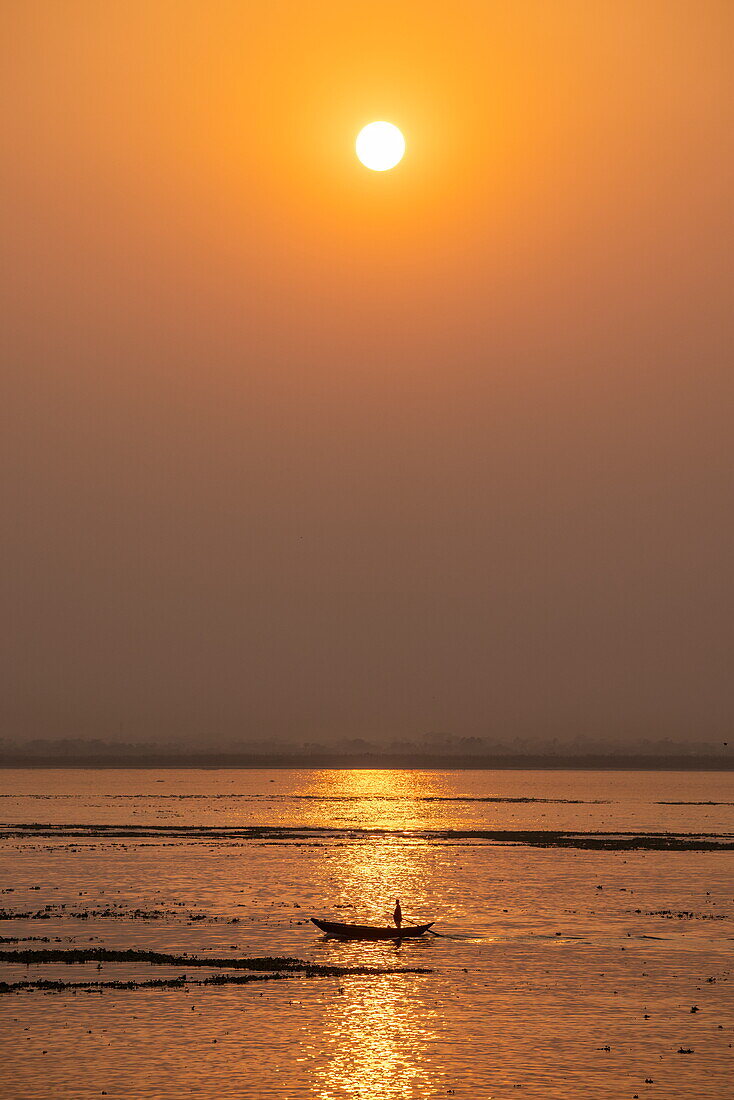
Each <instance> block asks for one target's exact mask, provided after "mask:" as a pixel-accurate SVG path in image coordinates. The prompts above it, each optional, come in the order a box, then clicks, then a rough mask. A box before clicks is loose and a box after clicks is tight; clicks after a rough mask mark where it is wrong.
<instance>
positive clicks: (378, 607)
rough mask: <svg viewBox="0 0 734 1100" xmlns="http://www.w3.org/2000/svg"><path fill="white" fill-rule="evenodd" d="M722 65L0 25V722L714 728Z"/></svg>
mask: <svg viewBox="0 0 734 1100" xmlns="http://www.w3.org/2000/svg"><path fill="white" fill-rule="evenodd" d="M733 41H734V6H732V4H731V3H730V2H728V0H722V2H717V0H695V2H694V0H687V2H679V0H664V2H656V0H645V2H644V3H639V0H608V2H607V0H595V2H594V3H588V0H583V2H582V0H578V2H564V0H559V2H556V3H553V4H545V3H540V2H528V3H523V2H522V0H515V2H504V3H491V2H490V0H476V2H473V0H454V2H452V3H448V2H442V3H438V2H431V0H414V2H405V0H390V2H389V3H386V2H385V3H383V2H375V0H370V2H369V3H362V2H361V0H351V2H349V3H345V2H344V0H311V2H309V3H308V4H306V3H303V2H300V0H298V2H296V0H268V2H267V3H266V2H262V3H254V2H251V3H243V2H241V0H238V2H236V3H234V2H231V3H230V2H226V0H219V2H217V0H208V2H204V0H199V2H191V0H189V2H187V0H175V2H174V0H170V2H162V0H144V2H143V0H139V2H138V0H127V2H125V3H114V4H99V3H97V2H91V0H64V3H56V2H52V0H48V2H38V0H24V2H23V3H14V4H13V3H8V4H5V5H3V8H2V14H0V128H1V129H0V140H1V145H0V149H1V156H2V164H0V219H1V224H0V240H1V241H2V245H1V246H0V247H1V248H2V253H3V258H2V264H1V265H0V295H1V299H0V303H1V304H0V309H1V310H2V316H1V317H0V346H1V350H2V355H1V357H0V362H1V363H2V395H1V396H0V416H1V421H2V427H1V431H0V463H1V464H0V493H1V494H2V570H1V572H0V600H1V601H2V603H1V607H2V613H1V618H0V622H1V624H2V646H3V652H2V662H1V665H0V667H1V671H0V678H1V679H0V735H3V734H4V735H6V736H11V737H15V736H18V737H25V736H42V737H56V736H67V735H68V736H73V735H80V736H85V737H86V736H100V737H103V738H117V737H119V736H121V737H123V738H124V739H126V740H136V739H147V738H151V737H154V736H160V737H162V738H166V739H168V738H171V737H175V736H179V735H182V736H186V737H187V738H188V737H192V736H193V737H197V738H200V739H201V742H202V743H203V744H205V743H208V741H209V740H210V739H211V738H216V737H219V736H221V737H231V736H243V737H247V736H253V737H257V738H260V737H262V736H274V737H288V738H291V737H293V738H296V739H299V740H300V739H304V738H305V739H313V738H324V739H328V738H333V737H338V736H348V737H351V736H374V737H381V736H387V737H392V736H396V735H407V736H414V735H419V734H422V733H424V732H426V731H428V730H448V731H451V732H453V733H456V734H480V735H481V734H485V733H487V734H499V735H502V736H507V737H512V736H515V735H517V734H521V735H524V734H535V735H539V736H540V735H546V734H547V735H548V736H560V737H566V736H575V735H577V734H589V735H590V736H604V737H607V738H610V739H616V738H618V739H619V740H620V741H629V740H630V739H636V738H639V737H665V736H670V737H673V738H676V739H679V738H690V739H691V740H696V739H712V738H718V737H719V736H722V735H723V734H724V733H725V732H730V731H731V723H732V718H733V717H734V675H732V652H733V649H734V580H733V565H732V563H733V562H734V510H733V502H734V461H733V459H734V441H733V438H732V434H733V433H732V426H733V424H734V400H733V398H734V375H733V368H734V363H733V356H732V352H733V351H734V341H733V340H732V336H733V334H734V310H733V308H732V307H733V305H734V300H733V295H732V285H734V283H733V276H734V260H733V256H734V248H733V245H734V233H733V224H732V209H733V207H732V195H733V194H734V172H733V171H732V169H733V167H734V152H733V146H732V132H733V131H732V124H733V122H734V117H733V116H734V110H733V108H734V76H733V74H734V64H732V42H733ZM373 119H388V120H390V121H392V122H395V123H396V124H397V125H399V126H400V127H401V129H402V130H403V132H404V134H405V137H406V141H407V153H406V156H405V159H404V161H403V162H402V164H401V165H400V166H399V168H397V169H395V170H394V171H393V172H385V173H371V172H368V171H367V170H366V169H364V168H363V167H361V166H360V164H359V163H358V161H357V160H356V158H355V156H354V139H355V136H356V134H357V132H358V130H359V129H360V128H361V126H363V125H364V124H365V123H366V122H369V121H371V120H373Z"/></svg>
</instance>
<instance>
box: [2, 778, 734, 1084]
mask: <svg viewBox="0 0 734 1100" xmlns="http://www.w3.org/2000/svg"><path fill="white" fill-rule="evenodd" d="M671 803H676V804H674V805H673V804H671ZM0 823H4V824H5V826H6V827H5V828H2V827H0V861H1V863H2V890H3V892H2V894H0V909H2V911H3V914H4V919H0V937H2V938H3V939H5V940H8V941H13V942H7V943H2V944H0V948H2V949H3V950H5V951H15V950H19V949H29V948H30V949H33V948H35V949H48V948H54V947H55V948H64V949H75V948H79V949H81V948H90V947H91V948H95V947H108V948H119V949H124V948H130V947H134V948H140V949H145V950H153V951H166V952H170V953H173V954H176V955H185V954H189V955H197V956H200V957H201V956H204V957H206V956H209V957H225V958H230V957H232V958H235V957H236V958H251V957H253V956H261V955H267V956H292V957H293V956H295V957H297V958H299V959H301V960H305V961H311V962H318V963H322V964H331V965H337V966H341V967H347V968H348V967H358V966H364V965H368V966H373V967H378V968H382V969H393V968H396V967H397V968H405V967H408V968H427V969H430V971H431V973H429V974H400V973H393V974H377V975H356V974H348V973H347V974H344V975H342V976H338V977H323V976H321V977H320V976H306V975H303V974H302V975H297V976H295V975H289V976H287V977H286V978H285V979H284V980H282V981H264V982H253V983H252V984H247V985H222V986H203V985H198V984H194V983H195V982H199V981H201V980H203V979H204V978H205V977H206V976H207V975H208V974H210V973H214V972H215V970H214V969H212V970H211V971H210V970H209V969H208V967H199V968H197V969H196V970H192V968H191V967H189V968H188V970H187V967H186V965H185V962H182V963H181V964H175V965H171V966H161V965H158V964H155V965H154V964H150V963H146V962H96V961H93V962H85V963H77V964H74V965H69V964H66V963H63V962H58V961H52V962H43V963H41V962H34V963H32V964H30V965H27V964H26V963H25V962H23V963H21V962H17V961H16V962H13V961H7V960H5V961H2V962H1V963H0V980H3V981H5V982H8V983H17V982H19V981H29V982H36V981H39V980H44V979H60V980H63V981H65V982H76V983H83V982H104V981H112V980H126V981H127V980H133V981H143V980H150V979H151V978H175V977H178V976H179V975H181V974H184V973H186V975H187V980H186V982H185V983H184V984H183V985H181V986H178V987H176V988H166V987H163V988H155V989H150V988H132V989H125V990H121V989H115V988H107V987H104V986H102V987H100V986H91V985H90V986H88V987H86V988H74V989H64V990H63V991H61V992H48V991H44V990H42V989H39V988H34V987H33V986H31V987H30V988H25V989H20V990H17V989H14V990H11V991H10V992H7V993H5V994H3V995H2V996H1V997H0V1023H1V1024H2V1039H0V1082H1V1083H2V1091H3V1095H4V1096H8V1097H13V1098H14V1097H18V1098H20V1097H24V1098H25V1097H29V1098H30V1097H54V1098H55V1097H64V1098H67V1097H68V1098H72V1097H73V1098H76V1097H80V1098H82V1097H83V1098H86V1097H92V1096H100V1095H102V1094H103V1093H106V1094H107V1095H108V1096H117V1097H141V1098H148V1097H150V1098H152V1097H165V1098H168V1097H171V1098H173V1097H178V1096H181V1095H188V1096H202V1097H215V1096H216V1097H219V1096H225V1097H230V1096H231V1097H244V1096H252V1097H259V1096H270V1095H276V1096H278V1097H284V1098H292V1100H295V1098H301V1097H304V1098H306V1097H309V1098H310V1097H318V1098H321V1100H332V1098H334V1100H336V1098H350V1100H388V1098H403V1097H434V1096H435V1097H438V1096H446V1095H451V1094H452V1092H451V1090H453V1095H456V1096H463V1097H466V1098H471V1100H474V1098H478V1097H481V1098H488V1097H503V1096H509V1095H518V1094H519V1095H522V1096H531V1097H549V1098H553V1100H561V1098H566V1097H570V1096H571V1095H572V1094H575V1095H581V1096H585V1097H591V1098H607V1097H630V1098H631V1097H633V1096H634V1095H635V1094H637V1095H639V1096H643V1095H648V1094H649V1095H657V1096H661V1097H666V1098H667V1097H670V1098H678V1097H681V1098H682V1097H686V1098H694V1100H695V1098H698V1097H700V1098H706V1100H723V1098H725V1097H727V1096H729V1095H734V1093H733V1092H732V1090H731V1080H732V1073H731V1071H732V1053H733V1048H732V1046H731V1044H732V1043H733V1042H734V1027H733V1025H734V1014H733V1013H732V1008H733V1007H734V998H733V997H732V991H733V990H734V986H733V985H732V982H731V981H730V969H731V958H732V949H733V948H734V919H733V918H734V875H733V874H732V871H733V870H734V865H733V860H732V851H731V849H729V850H720V851H719V850H711V851H706V850H685V849H686V846H688V845H690V843H691V842H692V838H707V839H708V840H711V839H717V838H718V840H719V842H721V843H727V844H730V843H731V842H732V839H733V838H734V775H732V774H731V773H719V774H711V773H691V774H688V773H685V774H683V773H666V772H657V773H649V772H626V773H625V772H520V771H514V772H505V771H500V772H437V771H402V772H389V771H339V772H334V771H286V770H283V771H236V770H232V771H227V770H223V771H216V770H212V771H205V770H186V771H155V772H152V771H138V770H131V771H122V770H119V771H118V770H100V771H95V770H85V771H71V770H67V771H64V770H49V771H45V770H38V771H33V770H29V771H11V770H9V771H7V772H4V773H2V774H1V775H0ZM28 826H35V827H34V828H28ZM110 826H114V828H113V829H109V827H110ZM105 827H107V828H105ZM503 830H504V831H518V830H525V831H527V832H528V833H530V832H532V833H533V834H534V835H533V837H532V838H530V842H528V843H517V842H516V841H513V842H511V843H508V842H506V840H503V839H501V838H500V839H499V840H498V839H497V835H496V834H497V833H498V832H502V831H503ZM554 830H556V831H557V830H564V831H565V832H567V833H569V834H572V837H571V841H570V843H572V844H574V845H575V844H576V843H578V844H579V845H580V846H578V847H577V846H571V847H558V846H557V837H555V836H554V835H552V834H551V832H550V831H554ZM606 833H616V834H631V835H625V836H624V837H623V838H622V847H620V848H618V849H613V850H606V849H604V848H601V849H595V850H594V849H589V848H588V847H584V846H583V845H585V844H586V843H589V842H595V841H594V838H595V837H597V838H598V837H599V836H600V835H601V834H606ZM651 833H655V834H663V833H665V834H668V833H673V834H677V835H678V840H679V843H680V845H681V849H680V850H675V851H666V850H655V848H651V849H647V850H646V849H643V848H641V847H640V844H642V843H644V842H645V835H646V834H651ZM467 834H471V835H467ZM574 838H576V839H574ZM600 843H604V844H606V843H607V840H606V838H604V837H603V836H602V839H601V841H600ZM541 845H542V846H541ZM396 896H400V897H401V899H402V903H403V909H404V911H405V914H406V917H407V918H409V919H411V920H416V921H420V920H431V919H436V922H437V923H436V926H435V928H436V931H437V932H439V933H441V936H440V938H439V937H434V936H425V937H423V938H421V939H419V940H414V941H408V940H405V941H403V942H402V944H400V945H397V944H395V943H390V942H388V943H359V942H347V943H342V942H339V941H335V940H331V939H327V938H325V937H323V936H322V935H321V934H320V933H319V932H318V931H317V930H316V929H315V928H314V927H313V925H311V924H310V923H309V921H308V917H309V916H310V915H321V916H326V917H332V919H342V920H345V921H355V922H361V921H363V922H372V923H378V922H379V923H385V922H386V921H387V919H388V918H389V913H390V911H391V909H392V904H393V901H392V899H393V898H394V897H396ZM33 937H40V938H38V939H35V938H33ZM216 972H219V973H222V972H224V973H226V970H225V971H222V969H221V968H219V970H218V971H216ZM239 973H242V972H241V971H239ZM694 1007H695V1008H696V1009H697V1011H696V1012H692V1011H691V1009H692V1008H694ZM215 1040H216V1041H215ZM607 1047H609V1049H608V1050H607V1049H606V1048H607ZM679 1050H685V1051H688V1050H690V1051H691V1053H685V1054H683V1053H678V1052H679ZM44 1052H45V1053H44ZM646 1079H651V1080H652V1082H653V1083H646Z"/></svg>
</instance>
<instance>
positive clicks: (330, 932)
mask: <svg viewBox="0 0 734 1100" xmlns="http://www.w3.org/2000/svg"><path fill="white" fill-rule="evenodd" d="M311 922H312V924H315V925H316V927H317V928H320V929H321V931H322V932H326V934H327V936H340V937H341V938H342V939H345V940H402V939H405V937H406V936H422V935H423V933H424V932H427V931H428V929H429V928H432V927H433V925H434V924H435V921H431V923H430V924H404V925H402V927H401V928H396V927H395V926H392V927H389V928H380V927H378V926H376V925H373V924H341V923H340V922H339V921H336V920H317V919H316V917H311Z"/></svg>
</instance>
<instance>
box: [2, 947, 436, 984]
mask: <svg viewBox="0 0 734 1100" xmlns="http://www.w3.org/2000/svg"><path fill="white" fill-rule="evenodd" d="M0 962H9V963H20V964H23V965H26V966H30V965H31V964H34V965H35V964H41V963H66V964H68V965H73V964H76V963H87V962H98V963H101V962H115V963H119V962H135V963H137V962H147V963H152V964H155V965H158V966H177V965H184V966H187V967H200V966H206V967H209V966H210V967H222V968H225V969H227V970H265V971H271V973H268V974H214V975H212V976H210V977H207V978H203V979H199V978H189V977H188V976H187V975H186V974H183V975H181V976H179V977H176V978H151V979H147V980H146V979H144V980H141V981H135V980H129V981H121V980H119V979H110V980H97V981H91V980H88V981H80V982H65V981H61V980H48V979H39V980H37V981H31V980H24V981H20V982H2V981H0V993H15V992H21V991H23V990H33V989H36V990H40V991H46V992H50V993H60V992H63V991H64V990H67V989H180V988H181V987H183V986H186V985H198V986H203V985H208V986H218V985H247V984H249V983H251V982H268V981H284V980H285V979H287V978H344V977H350V976H351V977H370V976H371V977H376V976H382V975H392V974H396V975H401V974H432V973H433V971H432V970H428V969H426V968H424V967H379V966H323V965H320V964H318V963H307V962H304V961H303V960H302V959H294V958H287V957H286V958H279V957H277V956H273V957H266V958H258V959H205V958H201V957H197V956H188V955H167V954H164V953H162V952H159V951H136V950H132V949H131V950H127V951H111V950H109V949H107V948H88V949H81V948H80V949H73V950H62V949H59V950H47V951H46V950H39V951H0Z"/></svg>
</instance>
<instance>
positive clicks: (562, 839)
mask: <svg viewBox="0 0 734 1100" xmlns="http://www.w3.org/2000/svg"><path fill="white" fill-rule="evenodd" d="M28 837H36V838H44V839H48V840H50V839H56V838H58V837H66V838H73V837H79V838H81V837H84V838H89V839H91V838H96V839H103V838H109V839H112V838H126V839H129V840H141V839H149V840H158V841H159V842H164V841H165V840H173V839H176V840H194V839H196V840H201V839H206V840H211V841H214V840H220V841H221V840H238V841H247V840H251V841H252V840H259V841H266V842H268V841H269V842H271V843H273V842H275V843H283V842H285V843H293V842H294V841H296V842H297V841H300V842H303V841H316V840H329V841H332V842H333V841H335V840H349V841H355V840H357V841H358V840H371V839H372V838H374V837H380V838H385V837H395V838H397V839H400V840H405V839H412V840H432V841H443V842H445V843H449V844H450V843H457V842H463V841H467V840H475V841H486V842H489V843H494V844H513V845H528V846H529V847H533V848H585V849H591V850H603V851H634V850H646V851H670V852H707V851H731V850H734V836H733V835H732V834H731V833H722V834H714V833H705V832H698V833H669V832H665V833H640V832H634V833H633V832H622V831H614V832H583V831H579V830H558V829H427V830H426V829H357V828H349V827H344V828H330V827H326V826H324V827H321V826H313V827H307V828H306V827H304V828H295V827H293V828H289V827H283V826H271V825H252V826H242V827H232V828H222V827H217V826H208V825H47V824H40V823H37V822H36V823H33V824H22V825H4V826H3V827H2V828H0V839H11V838H28Z"/></svg>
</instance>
